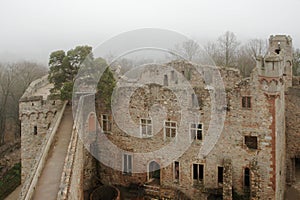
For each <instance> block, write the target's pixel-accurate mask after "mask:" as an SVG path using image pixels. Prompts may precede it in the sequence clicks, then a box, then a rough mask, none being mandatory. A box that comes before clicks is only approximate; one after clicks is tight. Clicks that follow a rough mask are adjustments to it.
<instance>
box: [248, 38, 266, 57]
mask: <svg viewBox="0 0 300 200" xmlns="http://www.w3.org/2000/svg"><path fill="white" fill-rule="evenodd" d="M246 48H247V51H248V53H249V54H250V55H251V56H253V57H254V58H256V57H257V56H259V55H265V54H266V53H267V50H268V42H267V41H266V40H262V39H251V40H249V41H248V43H247V44H246Z"/></svg>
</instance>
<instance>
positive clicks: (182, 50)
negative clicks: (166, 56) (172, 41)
mask: <svg viewBox="0 0 300 200" xmlns="http://www.w3.org/2000/svg"><path fill="white" fill-rule="evenodd" d="M200 50H201V48H200V46H199V44H198V43H197V42H195V41H194V40H187V41H184V42H183V43H180V44H177V45H176V46H175V48H174V49H173V50H171V52H175V53H178V54H179V55H180V56H182V57H184V58H185V59H187V60H189V61H193V60H196V59H198V58H199V56H200ZM173 56H174V57H175V58H176V59H182V58H181V57H180V56H178V55H173Z"/></svg>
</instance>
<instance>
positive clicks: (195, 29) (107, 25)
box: [0, 0, 300, 64]
mask: <svg viewBox="0 0 300 200" xmlns="http://www.w3.org/2000/svg"><path fill="white" fill-rule="evenodd" d="M299 8H300V1H298V0H286V1H279V0H264V1H262V0H252V1H244V0H227V1H224V0H203V1H199V0H195V1H194V0H185V1H183V0H178V1H174V0H173V1H171V0H163V1H161V0H160V1H159V0H151V1H141V0H126V1H124V0H123V1H116V0H109V1H99V0H51V1H50V0H26V1H22V0H1V1H0V19H1V20H0V27H1V28H0V61H4V62H7V61H17V60H23V59H26V60H30V61H37V62H41V63H43V64H47V62H48V57H49V54H50V53H51V52H52V51H54V50H58V49H63V50H68V49H70V48H73V47H75V46H77V45H83V44H87V45H91V46H93V47H95V46H97V45H98V44H100V43H102V42H104V41H106V40H108V39H109V38H111V37H112V36H115V35H117V34H119V33H122V32H126V31H130V30H133V29H138V28H152V27H153V28H162V29H170V30H173V31H178V32H180V33H182V34H184V35H187V36H188V37H191V38H193V39H195V40H197V41H198V42H199V43H200V44H205V43H206V41H208V40H216V39H217V37H218V36H219V35H222V34H223V33H224V32H225V31H227V30H229V31H232V32H234V33H235V34H236V35H237V37H238V39H239V40H240V41H246V40H247V39H251V38H263V39H267V38H268V37H269V35H271V34H288V35H291V36H292V38H293V41H294V46H295V47H300V28H299V27H298V24H297V21H298V19H299V18H300V12H299Z"/></svg>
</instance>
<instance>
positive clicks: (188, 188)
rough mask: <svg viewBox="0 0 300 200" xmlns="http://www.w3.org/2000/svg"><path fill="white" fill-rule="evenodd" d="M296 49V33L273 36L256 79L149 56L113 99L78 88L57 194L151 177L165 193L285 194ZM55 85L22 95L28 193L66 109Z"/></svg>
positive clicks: (146, 188) (293, 166)
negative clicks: (52, 93) (152, 60)
mask: <svg viewBox="0 0 300 200" xmlns="http://www.w3.org/2000/svg"><path fill="white" fill-rule="evenodd" d="M292 53H293V47H292V39H291V37H290V36H285V35H276V36H271V37H270V39H269V50H268V53H267V54H266V55H265V56H261V57H258V58H257V66H256V68H255V69H254V70H253V72H252V74H251V76H250V77H248V78H243V77H242V76H241V75H240V73H239V71H238V70H236V69H232V68H222V67H210V66H206V67H201V68H199V69H200V70H199V69H198V70H197V68H196V66H195V65H194V64H192V63H190V62H187V61H172V62H170V63H166V64H164V65H149V66H148V67H146V68H145V69H144V70H142V72H141V73H138V75H137V78H135V79H134V80H133V79H130V78H126V77H124V76H122V77H118V80H117V81H118V82H119V84H118V85H117V86H118V90H117V91H116V94H115V95H114V99H113V100H112V103H111V108H108V107H107V106H105V105H104V102H105V101H104V100H103V99H101V98H98V97H97V95H95V94H93V93H92V92H88V91H86V90H82V91H75V95H76V98H75V99H77V100H76V101H75V103H74V104H73V111H74V110H75V111H76V114H74V126H73V130H71V132H72V133H71V135H70V142H69V145H68V147H66V148H67V154H66V158H65V163H64V167H63V169H62V175H61V181H60V183H59V185H60V186H59V191H58V193H57V198H58V199H83V198H84V196H85V194H89V193H91V191H93V190H94V189H95V188H97V187H98V186H99V185H109V186H113V188H117V189H116V190H118V191H121V193H122V188H123V189H124V188H129V189H128V190H139V189H140V185H143V187H142V188H143V194H145V195H146V196H147V195H148V196H152V197H155V198H160V199H226V200H229V199H238V198H242V197H243V198H248V199H272V200H273V199H276V200H277V199H284V194H285V191H286V187H287V185H289V186H293V185H294V184H295V183H296V174H297V170H299V168H300V132H299V131H300V105H299V100H300V78H299V77H293V75H292V64H293V55H292ZM216 72H219V73H220V79H222V81H220V79H219V78H216V76H214V73H216ZM221 82H223V84H220V83H221ZM49 88H51V84H49V83H47V79H46V78H45V77H44V78H43V79H41V80H37V81H36V82H34V83H33V84H31V87H30V88H28V90H27V91H26V93H25V94H24V96H23V98H22V99H21V101H20V119H21V122H22V124H21V125H22V182H23V190H22V194H21V196H20V197H21V199H25V198H24V197H25V196H26V195H29V196H30V194H28V191H31V193H34V188H35V187H34V186H31V185H32V184H36V181H35V179H38V177H39V176H36V178H34V177H35V175H36V174H38V173H42V172H41V170H40V171H37V170H34V169H35V168H36V167H40V168H42V167H43V162H45V160H47V159H46V157H47V153H46V154H43V153H44V152H45V151H48V149H49V148H50V146H51V142H49V138H51V135H52V134H54V135H55V131H53V130H55V126H58V125H57V124H59V122H60V117H61V115H62V112H63V109H64V108H65V104H63V102H61V101H58V100H54V99H51V98H49V92H47V91H49ZM41 91H43V92H45V91H46V92H45V93H43V94H41ZM221 99H225V101H224V102H222V101H221ZM97 122H99V124H98V123H97ZM220 125H221V128H219V127H220ZM218 131H219V132H220V133H219V134H215V133H216V132H218ZM47 145H48V146H49V145H50V146H49V147H48V148H46V146H47ZM164 146H167V148H166V149H163V147H164ZM116 147H118V148H116ZM161 149H163V151H161ZM201 149H202V151H200V150H201ZM139 152H142V154H138V153H139ZM201 152H202V153H201ZM94 157H96V158H97V159H95V158H94ZM40 160H44V161H43V162H41V161H40ZM98 160H100V161H101V162H99V161H98ZM28 180H29V181H28ZM30 188H33V189H30ZM100 193H101V192H100Z"/></svg>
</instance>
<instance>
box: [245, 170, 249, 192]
mask: <svg viewBox="0 0 300 200" xmlns="http://www.w3.org/2000/svg"><path fill="white" fill-rule="evenodd" d="M244 186H245V187H247V188H248V187H250V169H249V168H245V169H244Z"/></svg>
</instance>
